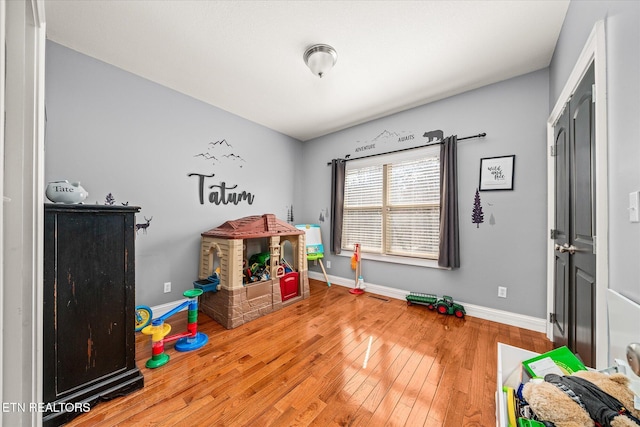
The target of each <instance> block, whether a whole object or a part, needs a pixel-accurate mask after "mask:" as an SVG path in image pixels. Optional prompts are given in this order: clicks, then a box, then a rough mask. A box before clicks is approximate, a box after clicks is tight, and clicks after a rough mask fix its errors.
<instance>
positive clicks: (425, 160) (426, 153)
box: [342, 146, 440, 259]
mask: <svg viewBox="0 0 640 427" xmlns="http://www.w3.org/2000/svg"><path fill="white" fill-rule="evenodd" d="M439 148H440V147H439V146H434V147H427V148H421V149H416V150H411V151H410V152H404V153H396V154H391V155H388V156H378V157H372V158H369V159H363V160H354V161H351V162H349V163H347V171H346V177H345V197H344V217H343V225H342V247H343V249H345V250H353V248H354V245H355V244H356V243H359V244H360V245H361V250H362V252H365V253H366V252H369V253H378V254H384V255H396V256H406V257H415V258H428V259H437V258H438V244H439V221H440V156H439V154H440V152H439Z"/></svg>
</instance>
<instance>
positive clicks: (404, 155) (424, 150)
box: [340, 144, 440, 268]
mask: <svg viewBox="0 0 640 427" xmlns="http://www.w3.org/2000/svg"><path fill="white" fill-rule="evenodd" d="M439 155H440V146H439V144H434V145H432V146H427V147H420V148H415V149H412V150H406V151H402V152H396V153H391V154H383V155H379V156H372V157H369V158H364V159H356V160H351V161H349V162H348V163H347V165H346V169H347V171H348V170H353V169H360V168H364V167H367V166H374V165H388V164H396V163H400V162H405V161H410V160H417V159H420V158H425V157H432V156H436V157H439ZM384 169H385V170H384V172H383V174H384V175H386V167H385V168H384ZM383 179H384V182H385V183H386V177H384V178H383ZM386 191H387V189H386V184H385V185H383V205H382V215H383V222H384V221H386V220H387V219H386V212H387V210H388V207H387V206H386V204H387V195H386ZM432 206H436V207H438V208H439V206H440V201H438V202H437V204H432ZM346 209H347V208H346V207H345V210H346ZM343 230H344V225H343ZM382 233H383V237H382V239H383V243H382V248H383V251H384V247H385V243H384V239H385V237H384V228H383V230H382ZM343 241H344V240H343ZM340 255H341V256H348V257H351V256H352V255H353V248H345V247H343V248H342V251H341V253H340ZM361 256H362V259H368V260H375V261H382V262H390V263H396V264H405V265H415V266H421V267H433V268H440V267H438V261H437V259H434V258H425V257H416V256H403V255H395V254H387V253H373V252H365V251H362V252H361Z"/></svg>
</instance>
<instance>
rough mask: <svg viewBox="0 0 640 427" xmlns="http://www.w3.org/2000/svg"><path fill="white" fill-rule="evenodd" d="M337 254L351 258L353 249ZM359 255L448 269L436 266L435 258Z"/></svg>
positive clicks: (370, 258) (365, 257)
mask: <svg viewBox="0 0 640 427" xmlns="http://www.w3.org/2000/svg"><path fill="white" fill-rule="evenodd" d="M338 256H343V257H349V258H351V257H352V256H353V251H346V250H343V251H342V252H340V253H339V254H338ZM361 256H362V259H368V260H371V261H380V262H389V263H392V264H404V265H415V266H417V267H427V268H437V269H440V270H450V269H449V268H445V267H440V266H438V261H437V260H435V259H420V258H410V257H402V256H395V255H382V254H371V253H362V254H361Z"/></svg>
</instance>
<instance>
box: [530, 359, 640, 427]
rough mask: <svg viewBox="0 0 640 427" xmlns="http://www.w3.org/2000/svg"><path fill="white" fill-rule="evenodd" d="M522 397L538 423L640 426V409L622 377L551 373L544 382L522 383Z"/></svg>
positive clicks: (583, 426)
mask: <svg viewBox="0 0 640 427" xmlns="http://www.w3.org/2000/svg"><path fill="white" fill-rule="evenodd" d="M522 396H523V397H524V399H525V400H526V401H527V402H528V403H529V406H530V408H531V409H532V411H533V412H534V413H535V414H536V416H537V417H538V418H539V419H540V420H544V421H549V422H552V423H553V424H554V425H555V426H556V427H590V426H594V425H602V426H611V427H637V426H640V410H637V409H635V408H634V406H633V392H632V391H631V389H630V388H629V387H628V379H627V377H625V376H624V375H622V374H612V375H608V374H604V373H601V372H595V371H580V372H576V373H575V374H573V375H570V376H559V375H555V374H550V375H547V376H545V381H540V380H534V381H531V382H529V383H527V384H525V386H524V388H523V390H522ZM594 421H595V422H597V423H598V424H594Z"/></svg>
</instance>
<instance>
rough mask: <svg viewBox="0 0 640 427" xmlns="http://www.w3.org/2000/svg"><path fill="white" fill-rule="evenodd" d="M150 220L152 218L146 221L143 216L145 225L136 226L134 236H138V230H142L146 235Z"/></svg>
mask: <svg viewBox="0 0 640 427" xmlns="http://www.w3.org/2000/svg"><path fill="white" fill-rule="evenodd" d="M152 219H153V217H151V218H149V219H147V217H146V216H145V217H144V220H145V221H147V223H146V224H136V234H138V230H142V231H143V232H144V234H147V228H149V225H150V222H151V220H152Z"/></svg>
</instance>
